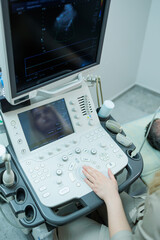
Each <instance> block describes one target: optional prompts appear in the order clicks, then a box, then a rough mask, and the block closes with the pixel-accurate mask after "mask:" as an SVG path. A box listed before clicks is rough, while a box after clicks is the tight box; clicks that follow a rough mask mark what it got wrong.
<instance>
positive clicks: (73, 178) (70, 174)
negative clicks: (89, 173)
mask: <svg viewBox="0 0 160 240" xmlns="http://www.w3.org/2000/svg"><path fill="white" fill-rule="evenodd" d="M68 175H69V178H70V180H71V181H72V182H74V181H75V180H76V179H75V177H74V175H73V173H72V172H70V173H69V174H68Z"/></svg>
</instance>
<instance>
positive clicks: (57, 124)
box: [18, 99, 74, 151]
mask: <svg viewBox="0 0 160 240" xmlns="http://www.w3.org/2000/svg"><path fill="white" fill-rule="evenodd" d="M18 117H19V120H20V123H21V126H22V129H23V132H24V135H25V138H26V141H27V143H28V146H29V149H30V151H32V150H35V149H37V148H39V147H42V146H44V145H46V144H48V143H51V142H53V141H56V140H58V139H61V138H63V137H65V136H68V135H70V134H72V133H73V132H74V130H73V126H72V123H71V120H70V117H69V114H68V110H67V108H66V103H65V100H64V99H60V100H58V101H55V102H52V103H49V104H47V105H43V106H40V107H37V108H34V109H32V110H29V111H26V112H22V113H20V114H18Z"/></svg>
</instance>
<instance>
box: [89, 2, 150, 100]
mask: <svg viewBox="0 0 160 240" xmlns="http://www.w3.org/2000/svg"><path fill="white" fill-rule="evenodd" d="M150 5H151V0H111V6H110V12H109V18H108V24H107V29H106V36H105V41H104V47H103V54H102V59H101V65H100V67H99V69H98V70H97V71H95V73H96V74H99V75H100V76H101V78H102V86H103V95H104V99H113V98H114V97H116V96H117V95H119V94H120V93H122V92H124V91H125V90H126V89H128V88H129V87H131V86H132V85H134V84H135V80H136V76H137V70H138V65H139V58H140V54H141V49H142V45H143V40H144V35H145V30H146V24H147V19H148V15H149V10H150ZM91 93H92V96H93V99H94V100H95V103H96V94H95V88H94V89H91Z"/></svg>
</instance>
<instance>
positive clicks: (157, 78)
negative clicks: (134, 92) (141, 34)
mask: <svg viewBox="0 0 160 240" xmlns="http://www.w3.org/2000/svg"><path fill="white" fill-rule="evenodd" d="M136 83H137V84H139V85H142V86H144V87H146V88H149V89H151V90H153V91H156V92H158V93H160V1H159V0H153V1H152V5H151V10H150V15H149V21H148V26H147V30H146V35H145V40H144V45H143V50H142V55H141V61H140V65H139V71H138V75H137V81H136Z"/></svg>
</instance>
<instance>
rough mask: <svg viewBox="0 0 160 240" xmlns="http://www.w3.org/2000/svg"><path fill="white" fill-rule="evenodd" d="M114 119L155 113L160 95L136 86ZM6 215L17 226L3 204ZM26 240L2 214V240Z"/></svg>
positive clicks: (117, 107)
mask: <svg viewBox="0 0 160 240" xmlns="http://www.w3.org/2000/svg"><path fill="white" fill-rule="evenodd" d="M114 102H115V109H114V110H113V112H112V115H113V117H114V118H115V119H116V120H117V121H119V122H120V123H121V124H124V123H126V122H130V121H133V120H135V119H138V118H141V117H144V116H146V115H148V114H151V113H153V112H154V111H155V110H156V109H157V108H158V106H159V105H160V95H159V94H155V93H153V92H151V91H149V90H146V89H144V88H142V87H138V86H135V87H133V88H132V89H130V90H129V91H128V92H126V93H125V94H123V95H121V96H120V97H118V98H117V99H115V100H114ZM1 206H2V209H3V211H4V214H5V215H6V216H7V217H8V218H9V219H10V221H12V222H13V223H14V224H15V220H14V218H13V216H12V213H11V211H10V208H9V206H8V205H7V204H2V205H1ZM11 239H14V240H19V239H21V240H26V239H27V237H26V236H25V235H24V234H23V233H22V231H21V230H20V229H16V228H14V227H12V226H11V225H10V224H9V223H8V222H7V221H6V220H5V218H4V216H3V215H2V213H1V212H0V240H11Z"/></svg>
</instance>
